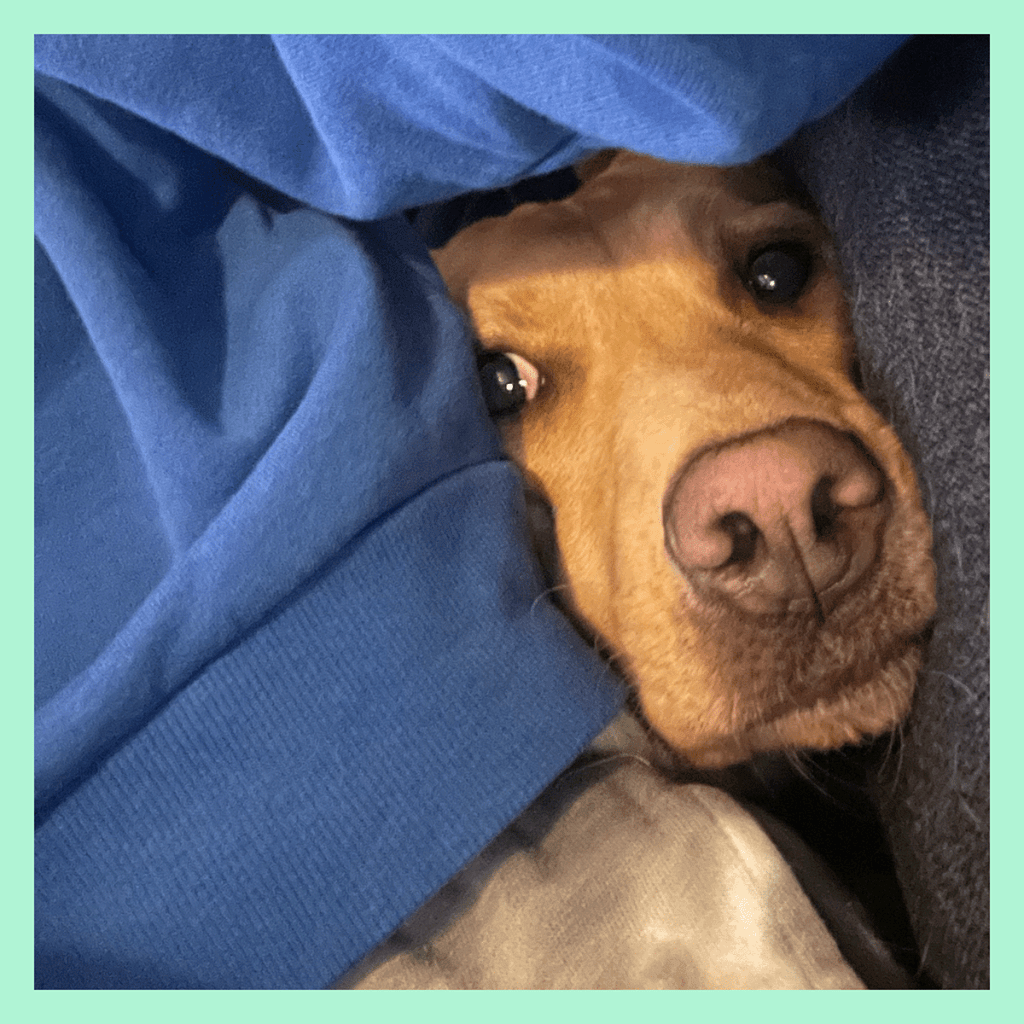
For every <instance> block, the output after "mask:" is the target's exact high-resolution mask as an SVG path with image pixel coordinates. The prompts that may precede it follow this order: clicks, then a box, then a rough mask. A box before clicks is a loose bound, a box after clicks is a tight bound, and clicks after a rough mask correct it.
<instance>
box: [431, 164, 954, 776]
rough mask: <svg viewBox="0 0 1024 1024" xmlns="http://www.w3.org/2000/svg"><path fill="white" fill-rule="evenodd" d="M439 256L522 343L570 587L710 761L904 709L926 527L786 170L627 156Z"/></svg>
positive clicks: (878, 726)
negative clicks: (559, 196) (853, 372)
mask: <svg viewBox="0 0 1024 1024" xmlns="http://www.w3.org/2000/svg"><path fill="white" fill-rule="evenodd" d="M434 256H435V260H436V262H437V264H438V266H439V268H440V270H441V273H442V275H443V276H444V278H445V281H446V283H447V285H448V288H449V290H450V292H451V294H452V296H453V297H454V298H455V300H456V301H457V302H459V303H461V304H462V305H463V306H464V308H465V309H466V310H467V312H468V314H469V316H470V318H471V320H472V323H473V325H474V328H475V331H476V334H477V336H478V338H479V341H480V344H481V346H482V347H483V349H485V350H487V351H490V352H504V353H509V354H510V355H511V358H512V364H511V365H513V366H514V368H515V374H514V376H515V377H518V378H519V382H518V383H513V384H512V386H511V388H510V390H511V391H514V392H515V393H516V394H517V395H518V396H519V397H520V398H521V399H522V400H524V402H525V404H523V406H522V408H521V409H519V410H518V411H517V412H516V413H515V415H513V416H509V417H506V418H504V419H503V420H502V421H501V423H502V431H503V435H504V439H505V442H506V445H507V448H508V451H509V453H510V455H511V457H512V458H514V459H515V461H516V462H517V463H518V464H519V466H520V467H521V468H522V470H523V472H524V475H525V478H526V480H527V482H528V484H529V486H531V487H533V488H535V489H537V490H539V491H541V492H542V493H543V495H544V497H545V499H546V500H547V501H548V502H549V503H550V505H551V507H552V508H553V510H554V517H555V530H556V536H557V548H558V552H559V556H560V563H561V573H562V578H563V579H564V582H565V585H566V588H567V595H566V600H565V604H566V605H567V606H568V608H569V610H570V611H571V613H572V614H573V615H575V616H576V617H577V618H578V619H579V620H580V621H581V622H582V623H584V624H585V625H586V626H587V627H588V628H589V629H590V630H592V631H593V632H594V633H595V634H596V635H597V636H599V637H600V638H601V640H602V641H603V643H604V645H606V646H607V648H608V649H609V650H610V652H611V653H612V655H613V656H614V658H615V661H616V664H618V665H619V666H620V667H621V669H622V670H623V672H624V674H625V675H626V677H627V678H628V679H629V680H630V682H631V683H632V684H633V685H634V687H635V688H636V691H637V693H638V695H639V699H640V703H641V705H642V708H643V711H644V713H645V716H646V718H647V720H648V721H649V723H650V724H651V725H652V726H653V727H654V728H655V729H656V730H657V731H658V732H659V733H660V735H661V736H662V737H663V738H664V739H665V740H666V741H667V742H668V743H669V744H670V745H672V746H673V747H674V748H675V749H677V750H678V751H680V752H681V753H683V754H684V755H685V756H686V757H687V758H689V759H690V760H691V761H692V762H693V763H695V764H700V765H722V764H728V763H731V762H735V761H739V760H742V759H744V758H746V757H748V756H749V755H750V754H752V753H754V752H756V751H761V750H772V749H784V748H799V747H811V748H827V747H833V746H838V745H841V744H843V743H847V742H851V741H856V740H858V739H860V738H861V737H863V736H866V735H873V734H877V733H881V732H884V731H886V730H888V729H890V728H891V727H892V726H893V725H894V724H896V722H898V721H899V719H900V718H902V716H903V715H904V714H905V713H906V711H907V709H908V707H909V703H910V699H911V694H912V691H913V685H914V678H915V674H916V671H917V668H918V665H919V659H920V635H921V632H922V630H923V628H924V627H925V625H926V624H927V622H928V620H929V619H930V617H931V616H932V614H933V611H934V570H933V567H932V562H931V559H930V532H929V528H928V524H927V521H926V519H925V516H924V513H923V511H922V508H921V504H920V498H919V494H918V489H917V485H916V483H915V479H914V475H913V471H912V469H911V466H910V464H909V462H908V459H907V457H906V455H905V453H904V452H903V450H902V448H901V447H900V445H899V443H898V441H897V440H896V438H895V436H894V434H893V433H892V431H891V429H890V428H889V427H888V426H887V425H886V424H885V423H884V422H883V420H882V419H881V418H880V417H879V416H878V415H877V414H876V413H875V412H874V411H873V410H872V409H871V408H870V406H869V405H868V404H867V403H866V402H865V400H864V399H863V397H862V396H861V395H860V394H859V392H858V391H857V390H856V388H855V387H854V385H853V383H852V382H851V380H850V376H849V369H850V360H851V357H852V334H851V327H850V320H849V314H848V311H847V308H846V304H845V301H844V296H843V293H842V288H841V285H840V283H839V280H838V278H837V275H836V271H835V265H834V258H833V256H832V250H831V245H830V242H829V239H828V237H827V234H826V232H825V229H824V228H823V226H822V225H821V223H820V221H819V220H818V219H817V218H816V216H814V214H813V213H811V212H810V211H809V210H808V209H806V208H805V207H804V206H801V205H800V204H799V203H797V202H794V201H793V200H792V199H791V198H790V197H789V196H788V195H787V194H786V191H785V189H784V187H783V185H782V184H781V179H779V178H778V177H777V176H775V175H774V173H773V172H771V171H770V170H769V169H767V168H764V167H761V166H756V165H755V166H751V167H747V168H740V169H715V168H703V167H688V166H680V165H673V164H666V163H662V162H659V161H655V160H652V159H649V158H645V157H640V156H636V155H634V154H619V155H618V156H616V157H615V158H614V159H613V160H612V161H611V163H610V164H609V165H608V166H606V167H604V168H602V169H600V170H599V171H598V172H597V173H595V174H594V175H593V176H592V177H590V178H589V179H588V180H586V181H585V183H584V184H583V185H582V186H581V188H580V189H579V190H578V191H577V192H576V193H575V194H574V195H573V196H572V197H570V198H569V199H567V200H563V201H561V202H556V203H550V204H539V205H538V204H531V205H526V206H522V207H519V208H518V209H516V210H515V211H514V212H513V213H511V214H510V215H509V216H508V217H504V218H499V219H494V220H487V221H481V222H479V223H477V224H474V225H473V226H471V227H469V228H467V229H466V230H465V231H463V232H462V233H460V234H459V235H457V236H456V237H455V238H454V239H453V240H452V241H451V242H450V243H449V244H448V245H447V246H445V248H444V249H442V250H440V251H438V252H437V253H435V254H434ZM505 365H506V367H507V366H508V365H509V364H507V363H506V364H505Z"/></svg>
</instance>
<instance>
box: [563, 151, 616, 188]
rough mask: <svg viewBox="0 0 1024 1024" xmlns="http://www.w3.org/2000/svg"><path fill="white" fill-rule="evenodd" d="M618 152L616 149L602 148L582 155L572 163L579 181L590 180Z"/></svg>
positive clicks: (605, 166)
mask: <svg viewBox="0 0 1024 1024" xmlns="http://www.w3.org/2000/svg"><path fill="white" fill-rule="evenodd" d="M619 152H620V150H618V149H602V150H600V151H599V152H597V153H594V154H592V155H591V156H588V157H584V158H583V159H582V160H580V161H579V163H575V164H573V167H572V169H573V170H574V171H575V172H576V177H577V178H579V179H580V182H581V183H582V182H586V181H590V179H591V178H596V177H597V176H598V175H599V174H600V173H601V172H602V171H603V170H605V169H606V168H607V167H608V165H609V164H610V163H611V162H612V161H613V160H614V159H615V157H616V156H618V154H619Z"/></svg>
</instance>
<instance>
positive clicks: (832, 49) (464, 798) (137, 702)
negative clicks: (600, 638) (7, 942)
mask: <svg viewBox="0 0 1024 1024" xmlns="http://www.w3.org/2000/svg"><path fill="white" fill-rule="evenodd" d="M901 41H902V40H901V39H899V38H895V37H883V38H879V37H870V36H858V37H851V38H836V37H814V36H799V37H747V36H742V37H643V36H639V37H612V38H607V37H594V38H581V37H533V36H530V37H480V36H476V37H415V36H400V37H373V36H360V37H345V36H341V37H337V36H333V37H297V36H286V37H279V38H269V37H258V38H253V37H235V36H232V37H169V38H168V37H54V36H49V37H47V36H44V37H38V38H37V43H36V68H37V80H36V303H37V313H36V565H37V580H36V674H37V696H36V708H37V712H36V714H37V724H36V749H37V785H36V807H37V830H36V865H37V883H36V887H37V903H36V935H37V938H36V959H37V985H38V986H40V987H102V988H110V987H134V988H146V987H169V988H200V987H217V988H235V987H318V986H323V985H325V984H327V983H328V982H330V981H331V979H332V978H334V977H336V976H338V975H339V974H341V973H342V972H343V971H344V970H345V969H346V968H347V967H348V966H349V965H351V964H352V963H353V962H354V961H355V960H357V959H358V958H359V957H360V956H361V955H362V954H363V953H365V952H366V951H367V950H368V949H369V948H371V947H372V946H373V945H374V944H376V943H377V942H379V941H380V940H381V939H383V938H384V937H385V936H386V935H387V934H388V933H389V932H390V931H391V930H392V929H393V928H394V927H395V926H396V925H397V924H398V923H399V922H400V921H401V920H402V919H403V918H404V917H405V916H406V915H407V914H408V913H410V912H411V911H412V910H413V909H414V908H415V907H416V906H417V905H418V904H420V903H421V902H422V901H423V900H424V899H425V898H427V897H428V896H429V895H430V894H431V893H432V892H433V891H434V890H436V889H437V888H438V887H439V886H440V885H441V884H442V883H443V882H444V881H445V880H446V879H447V878H448V877H449V876H450V875H452V874H453V873H454V872H455V871H456V870H457V869H458V868H459V867H460V866H461V865H462V864H463V863H464V862H465V861H466V860H467V859H468V858H469V857H471V856H472V855H473V854H474V853H475V852H476V851H478V850H479V849H480V848H481V847H482V846H483V845H484V844H485V843H486V842H487V841H488V840H489V839H490V838H491V837H492V836H493V835H494V834H495V833H497V832H498V831H499V830H500V829H501V828H502V827H503V826H504V825H505V824H506V823H507V822H508V821H510V820H511V819H512V817H514V816H515V815H516V814H517V813H518V812H519V811H520V810H521V809H522V808H523V807H524V806H525V805H526V804H527V803H528V802H529V801H530V800H531V799H532V798H533V797H534V796H535V795H536V794H537V793H538V792H539V791H540V790H541V789H542V788H543V787H544V785H545V784H546V783H548V782H549V781H550V780H551V779H552V778H553V777H554V776H555V775H556V774H557V773H558V771H560V770H561V768H562V767H564V766H565V765H566V764H567V763H568V762H569V761H570V760H571V759H572V758H573V757H574V756H575V754H576V753H577V752H578V751H579V750H580V749H581V747H582V746H584V745H585V744H586V743H587V742H588V741H589V739H590V738H591V737H592V736H593V735H594V734H595V733H596V732H597V731H598V730H599V729H600V728H601V727H602V726H603V725H604V724H605V723H606V722H607V721H608V719H609V718H610V717H611V715H612V714H613V713H614V711H615V710H616V709H617V708H618V707H619V705H620V703H621V701H622V696H623V695H622V691H621V689H620V687H619V686H618V685H617V684H616V683H615V682H614V681H613V680H612V679H611V678H610V676H609V674H608V672H607V671H606V669H605V667H604V666H603V665H602V664H601V663H600V661H599V660H598V659H597V657H596V656H595V655H594V653H593V652H592V651H590V650H589V649H588V648H587V647H586V646H585V645H584V644H583V643H582V642H581V641H579V640H578V639H577V637H576V635H575V633H574V632H573V631H572V629H571V628H570V627H569V626H568V625H567V624H566V623H565V622H564V621H563V620H562V619H561V618H560V617H559V615H558V614H557V613H556V612H555V611H554V610H553V609H552V608H551V607H550V606H549V605H548V604H547V603H546V602H544V601H538V600H536V598H537V596H538V594H539V593H540V592H541V583H540V581H539V578H538V575H537V572H536V571H535V568H534V566H533V563H532V561H531V558H530V556H529V554H528V550H529V548H528V543H527V540H526V536H525V527H524V522H525V516H524V513H523V509H522V504H521V496H520V492H519V485H518V480H517V477H516V474H515V471H514V470H513V469H512V468H511V467H510V466H509V465H508V463H507V462H505V461H504V460H503V459H502V457H501V454H500V449H499V446H498V442H497V437H496V434H495V431H494V429H493V427H492V425H491V424H490V423H489V421H488V419H487V416H486V412H485V409H484V407H483V403H482V400H481V398H480V395H479V393H478V388H477V384H476V380H475V375H474V361H473V357H472V339H471V338H470V337H469V335H468V332H467V330H466V327H465V325H464V323H463V322H462V320H461V318H460V316H459V315H458V313H457V312H456V311H455V309H454V308H453V307H452V306H451V305H450V303H449V302H448V300H447V299H446V297H445V294H444V289H443V286H442V284H441V282H440V280H439V278H438V276H437V274H436V272H435V270H434V268H433V265H432V264H431V262H430V259H429V256H428V254H427V250H426V246H425V245H424V243H423V241H422V240H421V238H420V237H419V236H418V235H417V234H416V233H415V232H414V231H413V230H412V228H411V227H410V226H409V224H408V223H407V220H406V218H404V217H403V216H401V213H402V211H404V210H406V209H408V208H411V207H417V206H422V205H424V204H428V203H435V202H439V201H443V200H447V199H450V198H452V197H454V196H457V195H459V194H462V193H465V192H467V191H470V190H476V189H483V188H491V187H497V186H502V185H507V184H509V183H510V182H513V181H515V180H518V179H521V178H524V177H526V176H531V175H537V174H543V173H545V172H548V171H552V170H555V169H557V168H559V167H564V166H566V165H567V164H569V163H571V162H572V161H574V160H576V159H578V158H580V157H581V156H583V155H585V154H587V153H590V152H593V151H594V150H596V149H599V148H602V147H604V146H609V145H614V146H625V147H629V148H633V149H637V150H641V151H645V152H648V153H652V154H654V155H657V156H662V157H666V158H670V159H675V160H683V161H696V162H705V163H729V162H739V161H743V160H747V159H749V158H752V157H754V156H756V155H758V154H760V153H763V152H765V151H767V150H769V149H771V148H773V147H774V146H776V145H777V144H779V143H781V142H782V141H783V140H784V139H785V138H787V137H788V136H789V135H791V134H792V132H793V131H795V130H796V129H797V128H798V127H799V126H800V125H801V124H804V123H806V122H807V121H810V120H813V119H814V118H816V117H818V116H820V115H822V114H824V113H825V112H827V111H828V110H829V109H831V108H832V107H833V106H834V105H835V104H836V103H837V102H839V101H840V100H841V99H842V98H843V97H844V96H846V95H847V94H848V93H849V92H850V91H851V90H852V89H853V88H854V87H855V86H856V85H857V84H858V83H859V82H860V81H861V80H863V79H864V78H865V77H866V76H867V75H868V74H869V73H870V72H871V71H872V70H873V69H874V68H876V67H877V66H878V65H879V64H880V63H881V61H882V60H883V59H884V58H885V57H886V56H887V55H888V54H889V53H891V52H892V51H893V50H894V49H895V48H896V47H897V46H898V45H899V44H900V42H901Z"/></svg>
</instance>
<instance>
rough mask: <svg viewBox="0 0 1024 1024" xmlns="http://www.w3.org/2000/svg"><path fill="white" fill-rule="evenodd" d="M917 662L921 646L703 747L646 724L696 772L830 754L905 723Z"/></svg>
mask: <svg viewBox="0 0 1024 1024" xmlns="http://www.w3.org/2000/svg"><path fill="white" fill-rule="evenodd" d="M921 660H922V651H921V647H920V645H918V644H912V645H910V646H908V647H907V648H905V649H904V650H903V651H902V652H901V653H900V654H899V655H898V656H897V657H895V658H894V659H893V660H892V661H890V662H889V663H888V664H886V665H885V666H883V668H882V669H881V671H880V672H878V673H877V674H876V675H875V676H874V677H873V678H872V679H870V680H868V681H866V682H863V683H860V684H853V685H846V686H844V687H843V688H842V689H840V690H838V691H837V692H835V693H832V694H828V695H826V696H822V697H820V698H818V699H817V700H816V701H814V702H813V703H810V704H807V705H805V706H802V707H796V708H793V709H791V710H788V711H785V712H783V713H781V714H778V715H776V716H775V717H772V718H769V719H766V720H764V721H760V722H756V723H752V724H751V725H749V726H748V727H747V728H745V729H743V730H741V731H739V732H736V733H731V734H727V735H721V736H714V737H708V738H707V739H706V740H705V741H703V742H701V741H696V740H695V739H689V738H688V739H686V740H685V741H683V742H681V743H680V742H678V741H677V742H673V741H672V739H671V730H670V729H659V727H658V723H649V724H650V726H651V727H652V728H653V729H654V731H655V732H657V733H659V735H660V737H661V739H662V741H663V742H664V743H666V745H667V746H668V747H670V748H671V749H672V750H673V751H674V752H675V754H676V755H677V756H679V757H681V758H682V759H683V760H684V761H686V762H688V763H689V764H691V765H693V766H694V767H697V768H724V767H728V766H729V765H734V764H738V763H740V762H743V761H747V760H749V759H750V758H751V757H753V756H754V755H756V754H762V753H773V752H780V751H799V750H805V751H811V750H833V749H835V748H838V747H842V746H846V745H847V744H855V743H861V742H863V741H865V740H868V739H871V738H873V737H877V736H881V735H883V734H885V733H888V732H891V731H892V730H893V729H895V728H896V727H897V726H898V725H899V724H900V723H901V722H902V721H903V720H904V719H905V718H906V716H907V714H908V712H909V711H910V705H911V701H912V699H913V693H914V687H915V680H916V677H917V673H918V670H919V669H920V667H921Z"/></svg>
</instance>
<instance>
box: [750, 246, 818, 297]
mask: <svg viewBox="0 0 1024 1024" xmlns="http://www.w3.org/2000/svg"><path fill="white" fill-rule="evenodd" d="M811 266H812V260H811V254H810V253H809V252H808V251H807V249H805V248H804V247H803V246H802V245H798V244H796V243H794V242H781V243H776V244H775V245H771V246H769V247H767V248H765V249H761V250H759V251H758V252H755V253H754V254H753V255H752V256H751V257H750V262H749V263H748V264H747V281H746V283H747V288H749V289H750V292H751V294H752V295H753V296H754V298H756V299H758V300H760V301H762V302H766V303H769V304H770V305H783V304H785V303H787V302H792V301H793V300H794V299H796V298H798V297H799V296H800V294H801V293H802V292H803V290H804V288H806V287H807V282H808V280H810V277H811Z"/></svg>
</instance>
